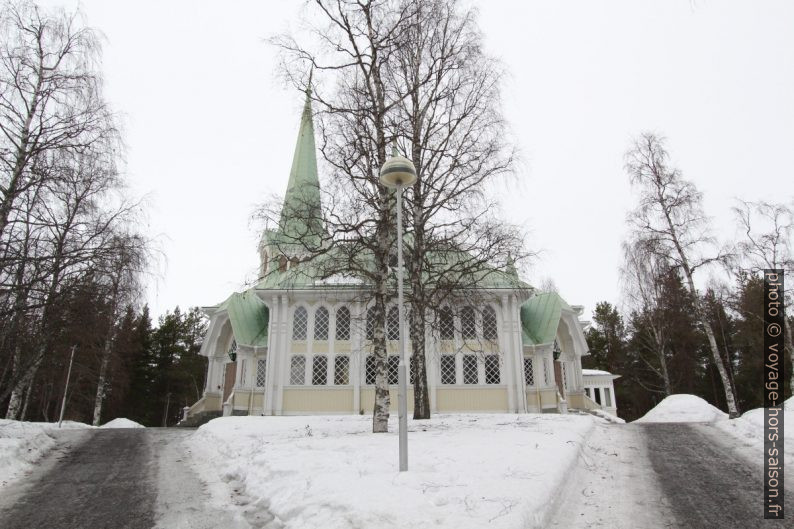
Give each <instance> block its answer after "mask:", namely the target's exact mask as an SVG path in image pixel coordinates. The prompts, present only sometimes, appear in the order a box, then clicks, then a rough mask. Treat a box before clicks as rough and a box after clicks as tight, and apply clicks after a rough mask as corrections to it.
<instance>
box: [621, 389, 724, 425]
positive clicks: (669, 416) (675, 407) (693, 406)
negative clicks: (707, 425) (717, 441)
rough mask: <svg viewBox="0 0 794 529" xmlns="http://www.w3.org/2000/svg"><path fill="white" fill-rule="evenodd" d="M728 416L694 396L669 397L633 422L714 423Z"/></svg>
mask: <svg viewBox="0 0 794 529" xmlns="http://www.w3.org/2000/svg"><path fill="white" fill-rule="evenodd" d="M727 417H728V414H726V413H725V412H723V411H721V410H720V409H719V408H715V407H714V406H712V405H711V404H709V403H708V402H706V401H705V400H703V399H701V398H700V397H697V396H695V395H686V394H681V395H670V396H668V397H665V398H664V400H662V402H660V403H659V404H657V405H656V406H655V407H654V408H653V409H651V410H650V411H649V412H648V413H646V414H645V415H643V416H642V417H640V418H639V419H637V420H636V421H634V422H638V423H643V422H715V421H719V420H722V419H725V418H727Z"/></svg>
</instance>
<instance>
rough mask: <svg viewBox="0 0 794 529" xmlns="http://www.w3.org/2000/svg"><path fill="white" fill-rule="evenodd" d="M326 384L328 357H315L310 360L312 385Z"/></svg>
mask: <svg viewBox="0 0 794 529" xmlns="http://www.w3.org/2000/svg"><path fill="white" fill-rule="evenodd" d="M327 383H328V357H327V356H325V355H315V356H314V358H312V385H313V386H325V385H326V384H327Z"/></svg>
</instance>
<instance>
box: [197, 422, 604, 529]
mask: <svg viewBox="0 0 794 529" xmlns="http://www.w3.org/2000/svg"><path fill="white" fill-rule="evenodd" d="M601 423H603V421H602V420H601V419H598V418H596V417H593V416H591V415H574V414H569V415H556V414H549V415H518V416H516V415H506V414H489V415H475V414H460V415H441V416H435V417H433V418H432V419H430V420H429V421H410V425H409V436H408V437H409V445H408V447H409V471H408V472H404V473H400V472H398V471H397V455H398V452H397V450H398V439H397V424H396V418H393V420H392V421H391V422H390V433H388V434H372V433H371V424H372V419H371V417H369V416H305V417H224V418H219V419H214V420H212V421H210V422H209V423H207V424H205V425H204V426H202V427H201V428H199V429H198V430H197V431H196V432H195V433H194V434H193V436H192V438H191V439H189V440H188V441H187V442H186V443H187V447H188V449H190V451H191V454H192V456H193V457H192V462H193V465H194V466H195V468H196V470H197V472H198V473H199V475H200V476H201V477H202V479H204V480H205V481H206V482H207V483H208V487H209V490H210V491H211V492H212V494H213V497H214V498H215V501H216V503H217V504H219V505H229V504H230V503H232V504H234V505H237V509H239V510H240V512H241V513H242V514H243V516H244V517H245V518H246V519H249V520H257V525H256V526H257V527H259V526H266V527H283V528H302V529H304V528H305V529H310V528H314V527H318V528H319V527H322V528H342V527H344V528H347V527H378V528H383V529H388V528H392V527H393V528H397V527H399V528H413V527H428V526H443V527H456V528H458V529H467V528H471V529H474V528H478V529H479V528H481V527H485V526H487V527H489V528H519V527H521V528H523V527H542V526H544V525H545V523H546V522H547V520H546V518H547V517H548V515H549V512H550V509H551V508H552V506H553V500H554V498H555V496H556V495H557V493H558V492H559V490H560V489H561V487H562V485H563V483H564V482H565V480H566V475H567V473H568V472H569V471H570V470H571V469H572V468H574V465H575V463H576V460H577V458H578V457H579V454H580V451H581V447H582V444H583V442H584V440H585V438H586V437H587V435H588V434H589V432H591V431H592V429H593V427H594V425H595V424H601ZM263 522H264V524H263Z"/></svg>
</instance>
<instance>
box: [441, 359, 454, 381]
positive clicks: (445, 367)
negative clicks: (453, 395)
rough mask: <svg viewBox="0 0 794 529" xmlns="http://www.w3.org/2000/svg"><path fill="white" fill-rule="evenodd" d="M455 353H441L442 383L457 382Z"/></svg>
mask: <svg viewBox="0 0 794 529" xmlns="http://www.w3.org/2000/svg"><path fill="white" fill-rule="evenodd" d="M455 379H456V376H455V355H441V383H442V384H454V383H455Z"/></svg>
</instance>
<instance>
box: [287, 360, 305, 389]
mask: <svg viewBox="0 0 794 529" xmlns="http://www.w3.org/2000/svg"><path fill="white" fill-rule="evenodd" d="M297 360H300V364H301V367H302V369H301V371H300V373H301V374H300V377H301V382H295V381H294V380H295V374H296V369H295V368H296V367H297V366H296V365H295V362H296V361H297ZM289 385H290V386H305V385H306V355H304V354H296V355H292V356H290V361H289Z"/></svg>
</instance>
